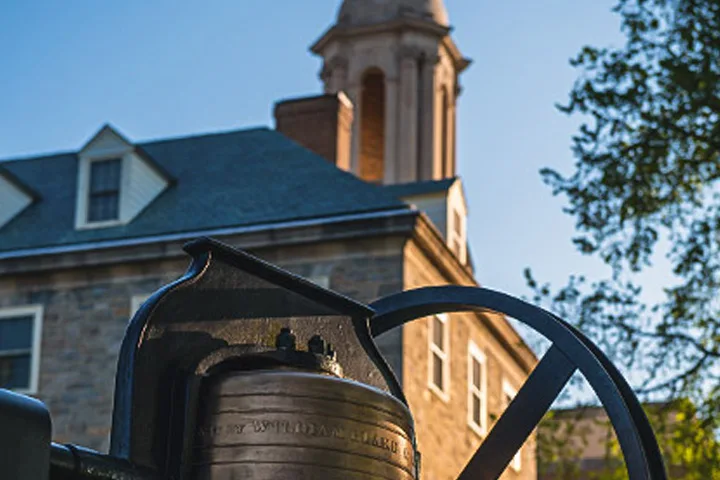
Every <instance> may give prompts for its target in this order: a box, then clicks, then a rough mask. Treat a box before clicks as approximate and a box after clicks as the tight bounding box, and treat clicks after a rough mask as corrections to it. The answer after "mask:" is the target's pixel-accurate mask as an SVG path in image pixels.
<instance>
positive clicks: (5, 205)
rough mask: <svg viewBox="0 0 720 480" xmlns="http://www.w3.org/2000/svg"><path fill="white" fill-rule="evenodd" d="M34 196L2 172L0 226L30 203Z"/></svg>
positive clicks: (0, 179) (0, 183) (0, 180)
mask: <svg viewBox="0 0 720 480" xmlns="http://www.w3.org/2000/svg"><path fill="white" fill-rule="evenodd" d="M31 203H32V197H31V196H30V195H28V194H27V193H25V192H23V191H22V190H21V189H19V188H18V187H16V186H15V185H14V184H13V183H12V182H10V181H9V180H8V179H6V178H5V177H4V176H3V175H2V174H0V228H2V227H3V226H4V225H5V224H6V223H8V222H9V221H10V220H12V219H13V218H15V216H16V215H17V214H18V213H20V212H22V211H23V210H24V209H25V208H26V207H27V206H28V205H30V204H31Z"/></svg>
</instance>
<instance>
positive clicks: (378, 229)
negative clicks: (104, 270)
mask: <svg viewBox="0 0 720 480" xmlns="http://www.w3.org/2000/svg"><path fill="white" fill-rule="evenodd" d="M416 215H417V212H415V211H413V210H411V209H409V208H398V209H392V210H381V211H373V212H363V213H355V214H347V215H337V216H332V217H317V218H311V219H305V220H296V221H286V222H276V223H267V224H255V225H248V226H239V227H227V228H215V229H207V230H197V231H187V232H178V233H168V234H163V235H153V236H146V237H135V238H124V239H116V240H103V241H95V242H87V243H79V244H69V245H56V246H47V247H42V248H32V249H21V250H9V251H4V252H0V276H3V275H11V274H20V273H28V272H37V271H48V270H57V269H66V268H67V269H72V268H79V267H87V266H96V265H109V264H118V263H131V262H142V261H149V260H156V259H158V258H178V257H183V256H184V253H183V250H182V247H183V245H184V244H185V243H186V242H188V241H191V240H194V239H197V238H199V237H213V238H217V239H219V240H222V241H225V242H227V243H231V244H232V245H234V246H236V247H238V248H243V249H255V248H257V249H259V248H272V247H278V246H288V245H299V244H307V243H317V242H320V241H332V240H342V239H347V238H357V237H363V236H382V235H392V234H402V235H409V232H410V231H411V230H412V228H413V225H414V217H415V216H416Z"/></svg>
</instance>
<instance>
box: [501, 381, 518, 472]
mask: <svg viewBox="0 0 720 480" xmlns="http://www.w3.org/2000/svg"><path fill="white" fill-rule="evenodd" d="M516 395H517V389H516V388H515V387H513V386H512V384H511V383H510V382H509V381H508V380H507V379H503V383H502V399H503V401H502V405H503V411H505V409H506V408H507V407H508V405H510V402H506V398H507V397H510V398H511V399H513V398H515V396H516ZM511 401H512V400H511ZM522 451H523V448H522V447H520V449H519V450H518V451H517V452H516V453H515V456H514V457H513V458H512V460H510V468H512V469H513V470H514V471H516V472H519V471H520V470H521V469H522Z"/></svg>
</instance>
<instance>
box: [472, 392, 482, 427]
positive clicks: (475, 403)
mask: <svg viewBox="0 0 720 480" xmlns="http://www.w3.org/2000/svg"><path fill="white" fill-rule="evenodd" d="M472 418H473V422H475V424H476V425H482V424H481V423H480V397H478V396H477V395H473V396H472Z"/></svg>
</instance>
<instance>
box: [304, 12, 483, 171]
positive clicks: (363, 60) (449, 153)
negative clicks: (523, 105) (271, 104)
mask: <svg viewBox="0 0 720 480" xmlns="http://www.w3.org/2000/svg"><path fill="white" fill-rule="evenodd" d="M450 31H451V28H450V23H449V20H448V14H447V11H446V9H445V6H444V4H443V1H442V0H344V1H343V3H342V5H341V7H340V11H339V13H338V16H337V21H336V22H335V24H334V25H332V26H331V27H330V28H329V29H328V30H327V31H326V32H325V33H324V34H323V36H322V37H321V38H320V39H319V40H318V41H317V42H315V44H314V45H313V46H312V47H311V50H312V51H313V53H315V54H317V55H319V56H320V57H322V59H323V68H322V71H321V74H320V77H321V80H322V82H323V84H324V89H325V93H328V94H337V93H339V92H345V94H346V95H347V96H348V97H349V99H350V100H351V102H352V103H353V105H354V119H353V125H352V141H351V149H350V150H351V152H350V165H349V167H350V170H352V171H353V172H354V173H355V174H356V175H358V176H359V177H361V178H363V179H364V180H367V181H371V182H377V183H384V184H393V183H405V182H416V181H422V180H439V179H443V178H450V177H453V176H455V174H456V161H455V152H456V147H455V145H456V143H455V118H456V104H457V98H458V95H459V93H460V84H459V76H460V73H461V72H462V71H463V70H464V69H465V68H467V67H468V65H469V64H470V60H469V59H467V58H465V57H463V56H462V55H461V53H460V51H459V49H458V48H457V46H456V45H455V43H454V42H453V40H452V38H451V36H450Z"/></svg>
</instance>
